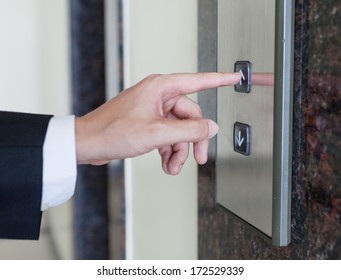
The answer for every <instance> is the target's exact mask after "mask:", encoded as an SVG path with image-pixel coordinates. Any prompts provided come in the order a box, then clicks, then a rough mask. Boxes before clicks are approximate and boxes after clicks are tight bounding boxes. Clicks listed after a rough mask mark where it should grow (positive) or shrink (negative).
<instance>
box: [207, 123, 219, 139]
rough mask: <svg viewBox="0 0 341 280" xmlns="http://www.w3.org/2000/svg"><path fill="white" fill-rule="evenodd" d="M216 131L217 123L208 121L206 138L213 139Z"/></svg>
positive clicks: (217, 128)
mask: <svg viewBox="0 0 341 280" xmlns="http://www.w3.org/2000/svg"><path fill="white" fill-rule="evenodd" d="M218 130H219V126H218V125H217V123H216V122H214V121H211V120H210V121H209V122H208V137H209V138H212V137H214V136H215V135H216V134H217V133H218Z"/></svg>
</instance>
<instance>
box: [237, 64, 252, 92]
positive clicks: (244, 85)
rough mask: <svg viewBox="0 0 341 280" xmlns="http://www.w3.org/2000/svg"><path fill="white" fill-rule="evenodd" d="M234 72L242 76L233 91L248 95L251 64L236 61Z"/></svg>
mask: <svg viewBox="0 0 341 280" xmlns="http://www.w3.org/2000/svg"><path fill="white" fill-rule="evenodd" d="M234 72H240V73H241V75H242V78H241V80H240V82H239V83H238V84H236V85H234V90H235V91H236V92H244V93H249V92H250V91H251V62H250V61H237V62H236V63H235V64H234Z"/></svg>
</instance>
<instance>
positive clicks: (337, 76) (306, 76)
mask: <svg viewBox="0 0 341 280" xmlns="http://www.w3.org/2000/svg"><path fill="white" fill-rule="evenodd" d="M216 11H217V1H216V0H199V71H216V62H217V61H216V31H217V26H216ZM295 24H296V27H295V84H294V124H293V136H294V145H293V170H292V172H293V185H292V189H293V191H292V242H291V244H290V245H289V246H287V247H284V248H279V247H274V246H271V245H269V244H268V243H267V242H265V241H264V240H263V239H262V238H260V237H259V236H257V235H255V234H253V233H252V232H251V231H250V230H248V229H247V228H246V227H245V226H244V225H243V224H241V223H240V222H239V221H238V220H237V219H235V218H234V217H232V216H230V215H229V214H228V213H226V212H225V211H223V210H222V209H221V208H218V207H217V206H216V204H215V198H214V197H215V148H214V147H215V145H214V144H215V143H214V142H212V143H211V144H212V145H211V148H210V153H209V162H208V163H207V164H206V165H205V166H202V167H200V169H199V258H200V259H341V183H340V182H341V171H340V170H341V137H340V136H341V1H340V0H328V1H326V0H310V1H304V0H296V19H295ZM199 103H200V105H201V106H202V107H203V111H204V114H205V115H206V116H209V117H211V118H213V119H214V118H215V110H216V97H215V94H214V93H212V92H207V93H204V94H201V95H200V96H199Z"/></svg>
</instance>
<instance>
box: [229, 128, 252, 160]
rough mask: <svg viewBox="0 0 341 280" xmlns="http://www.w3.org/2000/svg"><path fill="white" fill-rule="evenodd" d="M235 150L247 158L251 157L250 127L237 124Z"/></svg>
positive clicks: (234, 132) (234, 139)
mask: <svg viewBox="0 0 341 280" xmlns="http://www.w3.org/2000/svg"><path fill="white" fill-rule="evenodd" d="M233 149H234V151H235V152H237V153H240V154H243V155H245V156H248V155H250V126H249V125H247V124H244V123H240V122H236V123H235V124H234V126H233Z"/></svg>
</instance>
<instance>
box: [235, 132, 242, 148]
mask: <svg viewBox="0 0 341 280" xmlns="http://www.w3.org/2000/svg"><path fill="white" fill-rule="evenodd" d="M236 141H237V144H238V147H240V146H241V145H242V144H243V142H244V137H242V132H241V131H239V132H238V137H237V136H236Z"/></svg>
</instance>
